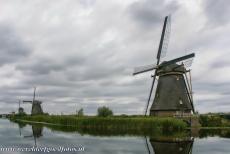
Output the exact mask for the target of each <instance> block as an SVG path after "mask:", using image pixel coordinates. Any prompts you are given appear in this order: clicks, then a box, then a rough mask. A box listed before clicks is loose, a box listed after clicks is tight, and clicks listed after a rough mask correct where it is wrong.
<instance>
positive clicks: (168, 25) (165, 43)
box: [160, 15, 171, 58]
mask: <svg viewBox="0 0 230 154" xmlns="http://www.w3.org/2000/svg"><path fill="white" fill-rule="evenodd" d="M170 32H171V16H170V15H169V16H168V18H167V23H166V27H165V34H164V38H163V44H162V49H161V55H160V58H164V57H165V56H166V53H167V49H168V44H169V38H170Z"/></svg>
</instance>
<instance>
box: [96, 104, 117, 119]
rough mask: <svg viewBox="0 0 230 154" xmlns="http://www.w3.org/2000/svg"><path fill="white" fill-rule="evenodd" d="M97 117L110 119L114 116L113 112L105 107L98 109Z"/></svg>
mask: <svg viewBox="0 0 230 154" xmlns="http://www.w3.org/2000/svg"><path fill="white" fill-rule="evenodd" d="M97 115H98V116H99V117H109V116H112V115H113V111H112V110H110V109H109V108H108V107H105V106H103V107H99V108H98V109H97Z"/></svg>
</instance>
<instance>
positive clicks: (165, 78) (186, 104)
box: [133, 16, 195, 116]
mask: <svg viewBox="0 0 230 154" xmlns="http://www.w3.org/2000/svg"><path fill="white" fill-rule="evenodd" d="M170 20H171V17H170V16H166V17H165V20H164V25H163V30H162V34H161V39H160V44H159V48H158V53H157V59H156V60H157V62H156V64H154V65H147V66H141V67H136V68H135V69H134V73H133V75H137V74H140V73H144V72H148V71H152V70H154V74H153V75H152V78H153V80H152V84H151V88H150V94H149V97H148V101H147V105H146V108H145V115H147V111H148V108H149V102H150V99H151V95H152V91H153V88H154V84H155V81H156V78H158V84H157V87H156V92H155V97H154V100H153V103H152V105H151V109H150V115H153V116H175V115H181V116H184V115H190V114H191V112H193V113H194V106H193V100H192V84H191V75H190V74H189V77H188V75H187V74H188V73H190V70H188V69H186V67H189V66H191V64H192V61H191V60H192V58H193V57H194V56H195V54H194V53H192V54H188V55H185V56H182V57H179V58H176V59H172V60H169V61H163V62H161V58H163V57H165V55H166V51H167V47H168V42H169V35H170ZM188 78H190V80H189V79H188Z"/></svg>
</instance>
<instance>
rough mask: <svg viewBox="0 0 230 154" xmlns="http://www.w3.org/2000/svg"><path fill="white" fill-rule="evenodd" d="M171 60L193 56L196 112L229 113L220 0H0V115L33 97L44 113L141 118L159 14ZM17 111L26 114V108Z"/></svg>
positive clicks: (229, 55)
mask: <svg viewBox="0 0 230 154" xmlns="http://www.w3.org/2000/svg"><path fill="white" fill-rule="evenodd" d="M168 14H172V23H171V37H170V43H169V47H168V53H167V56H166V57H165V58H164V59H163V60H169V59H172V58H176V57H178V56H183V55H185V54H188V53H192V52H195V54H196V57H195V59H194V61H193V65H192V67H191V69H192V77H193V81H192V82H193V91H194V105H195V109H196V110H198V111H199V112H201V113H205V112H220V111H221V112H222V111H230V101H229V100H230V51H229V49H230V42H229V41H230V39H229V34H230V23H229V17H230V16H229V14H230V3H229V1H225V0H218V1H217V0H186V1H185V0H49V1H46V0H33V1H31V0H17V1H13V0H0V67H1V68H0V81H1V82H0V113H7V112H11V111H16V110H17V106H18V99H32V93H33V87H34V86H37V99H40V100H42V101H43V104H42V105H43V109H44V111H45V112H50V113H59V114H60V113H61V112H62V113H74V112H75V111H76V109H77V108H78V109H79V108H84V112H85V113H86V114H96V109H97V108H98V107H99V106H103V105H105V106H108V107H110V108H112V110H113V111H114V113H115V114H142V113H143V111H144V107H145V105H146V101H147V96H148V92H149V89H150V83H151V72H150V73H145V74H142V75H139V76H132V72H133V68H134V67H135V66H141V65H147V64H152V63H154V62H155V61H156V52H157V48H158V44H159V40H160V34H161V29H162V24H163V20H164V17H165V16H166V15H168ZM23 107H24V108H25V109H26V111H27V112H30V108H31V106H30V105H29V104H24V105H23Z"/></svg>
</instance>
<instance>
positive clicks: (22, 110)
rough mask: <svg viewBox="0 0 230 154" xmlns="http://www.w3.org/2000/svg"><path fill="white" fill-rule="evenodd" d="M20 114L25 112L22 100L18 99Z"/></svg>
mask: <svg viewBox="0 0 230 154" xmlns="http://www.w3.org/2000/svg"><path fill="white" fill-rule="evenodd" d="M18 114H24V109H23V108H22V107H21V100H18Z"/></svg>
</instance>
